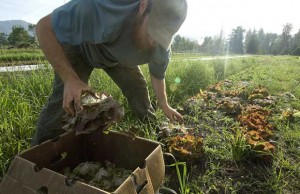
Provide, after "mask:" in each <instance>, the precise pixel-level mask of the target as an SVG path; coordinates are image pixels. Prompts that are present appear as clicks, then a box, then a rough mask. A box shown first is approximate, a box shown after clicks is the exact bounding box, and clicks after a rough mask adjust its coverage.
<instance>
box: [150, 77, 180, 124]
mask: <svg viewBox="0 0 300 194" xmlns="http://www.w3.org/2000/svg"><path fill="white" fill-rule="evenodd" d="M151 82H152V86H153V89H154V92H155V95H156V97H157V101H158V105H159V107H160V108H161V109H162V110H163V111H164V113H165V115H166V116H167V117H168V118H169V119H170V121H171V122H175V121H178V122H180V123H182V122H183V118H182V116H181V114H180V113H178V112H177V111H176V110H175V109H173V108H172V107H170V106H169V104H168V99H167V93H166V84H165V79H162V80H160V79H157V78H156V77H154V76H153V75H151Z"/></svg>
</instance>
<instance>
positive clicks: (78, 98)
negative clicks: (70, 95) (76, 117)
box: [74, 94, 82, 112]
mask: <svg viewBox="0 0 300 194" xmlns="http://www.w3.org/2000/svg"><path fill="white" fill-rule="evenodd" d="M74 107H75V111H76V112H80V111H82V105H81V94H80V95H79V96H76V98H75V100H74Z"/></svg>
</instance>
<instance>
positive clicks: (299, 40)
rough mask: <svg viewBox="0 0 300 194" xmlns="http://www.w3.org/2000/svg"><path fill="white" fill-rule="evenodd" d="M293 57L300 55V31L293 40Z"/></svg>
mask: <svg viewBox="0 0 300 194" xmlns="http://www.w3.org/2000/svg"><path fill="white" fill-rule="evenodd" d="M292 42H293V43H292V55H298V56H299V55H300V30H298V32H297V33H296V34H295V36H294V37H293V40H292Z"/></svg>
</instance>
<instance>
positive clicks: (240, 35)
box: [229, 26, 245, 54]
mask: <svg viewBox="0 0 300 194" xmlns="http://www.w3.org/2000/svg"><path fill="white" fill-rule="evenodd" d="M244 32H245V30H244V29H243V27H242V26H238V27H236V28H235V29H233V30H232V33H231V34H230V36H229V51H230V52H233V53H237V54H243V53H244V49H243V47H244V45H243V40H244Z"/></svg>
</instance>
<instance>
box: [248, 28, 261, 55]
mask: <svg viewBox="0 0 300 194" xmlns="http://www.w3.org/2000/svg"><path fill="white" fill-rule="evenodd" d="M258 46H259V41H258V38H257V33H256V30H255V29H254V30H253V32H252V31H251V30H249V31H248V32H247V34H246V38H245V50H246V53H248V54H258Z"/></svg>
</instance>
